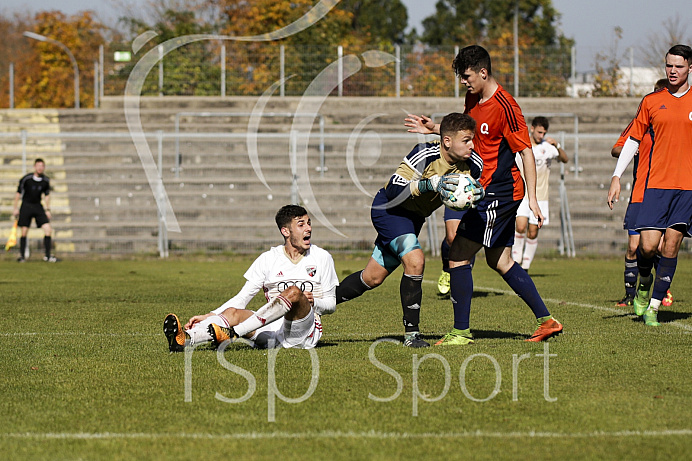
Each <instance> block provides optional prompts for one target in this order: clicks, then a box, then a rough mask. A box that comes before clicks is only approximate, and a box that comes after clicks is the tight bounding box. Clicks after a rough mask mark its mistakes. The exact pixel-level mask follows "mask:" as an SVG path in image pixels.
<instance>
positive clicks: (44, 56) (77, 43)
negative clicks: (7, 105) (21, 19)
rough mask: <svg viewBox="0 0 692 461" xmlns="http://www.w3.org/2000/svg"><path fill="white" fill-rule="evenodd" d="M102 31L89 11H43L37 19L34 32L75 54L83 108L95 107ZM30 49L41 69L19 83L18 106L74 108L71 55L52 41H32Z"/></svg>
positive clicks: (26, 76)
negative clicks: (69, 12)
mask: <svg viewBox="0 0 692 461" xmlns="http://www.w3.org/2000/svg"><path fill="white" fill-rule="evenodd" d="M103 29H104V27H103V25H102V24H101V23H99V22H98V21H97V20H96V19H95V18H94V16H93V14H92V13H91V12H90V11H85V12H82V13H79V14H76V15H73V16H70V17H68V16H66V15H65V14H63V13H61V12H59V11H44V12H39V13H37V14H36V16H35V18H34V24H33V29H32V30H31V31H32V32H34V33H37V34H39V35H43V36H45V37H48V38H52V39H54V40H57V41H59V42H61V43H63V44H64V45H65V46H66V47H67V48H69V49H70V51H71V52H72V54H73V55H74V57H75V60H76V61H77V66H78V68H79V78H80V100H81V106H83V107H89V106H93V104H94V94H93V81H94V64H93V63H94V61H97V60H98V48H99V45H101V44H103V41H104V40H103V36H102V31H103ZM25 40H30V39H28V38H26V39H25ZM31 46H32V48H34V49H35V50H36V51H37V54H38V56H37V57H38V69H37V71H36V72H31V73H30V74H26V75H25V76H23V78H22V80H21V81H20V82H18V86H19V88H18V95H17V96H18V97H17V99H18V103H17V107H73V106H74V99H75V94H74V71H73V68H72V62H71V61H70V58H69V56H68V55H67V54H66V53H65V51H63V50H62V49H61V48H60V47H58V46H56V45H54V44H52V43H49V42H41V41H36V40H32V43H31Z"/></svg>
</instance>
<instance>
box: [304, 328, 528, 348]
mask: <svg viewBox="0 0 692 461" xmlns="http://www.w3.org/2000/svg"><path fill="white" fill-rule="evenodd" d="M422 336H423V339H425V340H426V341H428V342H429V343H431V344H434V343H435V342H437V340H439V339H440V338H442V336H444V334H427V335H422ZM529 336H530V335H527V334H523V333H513V332H509V331H497V330H473V338H474V339H481V338H483V339H526V338H528V337H529ZM381 340H395V341H398V342H400V343H403V342H404V335H387V336H372V337H370V338H337V339H336V341H337V342H336V343H323V342H322V341H320V342H319V343H318V344H317V347H321V346H322V345H323V344H324V345H327V346H338V345H339V343H373V342H375V341H381Z"/></svg>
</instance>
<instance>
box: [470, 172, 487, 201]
mask: <svg viewBox="0 0 692 461" xmlns="http://www.w3.org/2000/svg"><path fill="white" fill-rule="evenodd" d="M473 186H474V188H473V205H471V207H472V208H476V205H477V204H478V202H480V201H481V200H483V199H484V198H485V189H483V186H481V183H480V182H478V180H477V179H474V180H473Z"/></svg>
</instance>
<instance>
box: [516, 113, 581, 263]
mask: <svg viewBox="0 0 692 461" xmlns="http://www.w3.org/2000/svg"><path fill="white" fill-rule="evenodd" d="M549 126H550V123H549V121H548V119H547V118H545V117H542V116H539V117H536V118H534V119H533V121H532V122H531V129H530V134H531V146H532V148H533V156H534V157H535V158H536V200H537V201H538V207H539V208H540V209H541V213H543V217H544V219H543V225H544V226H545V225H547V224H548V222H549V221H550V219H549V218H550V210H549V208H548V203H549V200H548V198H549V194H548V189H549V178H550V165H551V163H552V161H553V159H558V160H559V161H560V162H562V163H567V162H568V161H569V159H568V158H567V153H565V151H564V150H563V149H562V146H561V145H560V143H559V142H557V141H556V140H555V139H553V138H549V137H546V133H547V132H548V128H549ZM517 165H519V168H520V169H521V168H522V164H521V156H520V155H517ZM522 171H523V170H522ZM537 246H538V220H537V219H536V216H534V214H533V213H532V212H531V210H530V209H529V201H528V198H527V197H526V196H525V197H524V200H522V202H521V204H520V205H519V209H518V210H517V224H516V230H515V232H514V245H513V246H512V259H514V260H515V261H516V262H517V263H519V264H521V267H522V269H524V270H526V271H528V270H529V267H531V262H532V261H533V257H534V255H535V254H536V247H537Z"/></svg>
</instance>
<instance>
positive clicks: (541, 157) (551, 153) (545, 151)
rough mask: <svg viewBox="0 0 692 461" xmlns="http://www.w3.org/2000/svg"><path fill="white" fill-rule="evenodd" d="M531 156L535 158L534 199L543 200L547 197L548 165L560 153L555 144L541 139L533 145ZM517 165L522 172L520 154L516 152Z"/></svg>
mask: <svg viewBox="0 0 692 461" xmlns="http://www.w3.org/2000/svg"><path fill="white" fill-rule="evenodd" d="M533 156H534V157H535V158H536V200H537V201H545V200H548V199H549V194H548V185H549V180H550V165H551V164H552V163H553V159H554V158H558V157H559V156H560V153H559V152H558V151H557V148H556V147H555V146H553V145H552V144H548V143H547V142H545V141H543V142H541V143H540V144H537V145H535V146H533ZM517 165H518V166H519V168H520V169H522V172H523V168H522V167H523V165H522V162H521V155H519V154H517Z"/></svg>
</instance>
